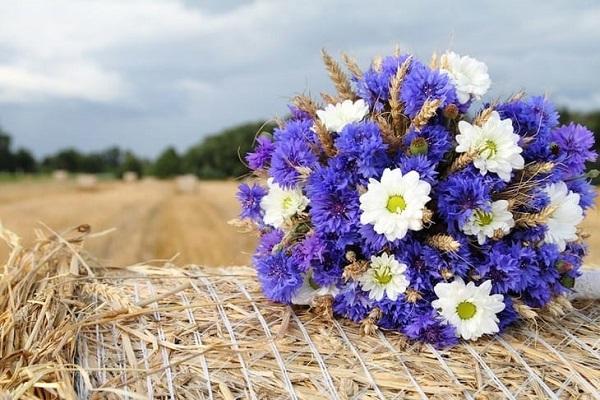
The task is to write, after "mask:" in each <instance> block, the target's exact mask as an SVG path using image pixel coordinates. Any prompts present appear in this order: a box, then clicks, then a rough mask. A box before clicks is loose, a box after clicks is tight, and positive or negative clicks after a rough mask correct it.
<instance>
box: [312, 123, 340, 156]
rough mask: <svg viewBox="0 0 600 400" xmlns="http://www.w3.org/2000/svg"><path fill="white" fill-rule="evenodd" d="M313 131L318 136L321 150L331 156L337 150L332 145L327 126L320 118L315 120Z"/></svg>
mask: <svg viewBox="0 0 600 400" xmlns="http://www.w3.org/2000/svg"><path fill="white" fill-rule="evenodd" d="M315 133H316V134H317V136H318V137H319V141H320V142H321V146H322V147H323V152H324V153H325V154H326V155H327V156H329V157H333V156H335V155H336V153H337V150H336V149H335V147H334V145H333V138H332V137H331V134H330V133H329V131H327V128H326V127H325V125H324V124H323V122H321V121H320V120H318V119H317V120H315Z"/></svg>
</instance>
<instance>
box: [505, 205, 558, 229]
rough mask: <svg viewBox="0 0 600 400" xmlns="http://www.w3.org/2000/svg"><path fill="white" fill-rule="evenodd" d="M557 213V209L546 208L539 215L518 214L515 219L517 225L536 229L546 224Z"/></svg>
mask: <svg viewBox="0 0 600 400" xmlns="http://www.w3.org/2000/svg"><path fill="white" fill-rule="evenodd" d="M554 211H556V208H555V207H550V206H548V207H544V208H543V209H542V211H540V212H539V213H535V214H531V213H518V214H517V218H515V224H516V225H518V226H522V227H526V228H527V227H528V228H531V227H534V226H538V225H541V224H543V223H545V222H546V221H547V220H548V218H550V216H551V215H552V213H553V212H554Z"/></svg>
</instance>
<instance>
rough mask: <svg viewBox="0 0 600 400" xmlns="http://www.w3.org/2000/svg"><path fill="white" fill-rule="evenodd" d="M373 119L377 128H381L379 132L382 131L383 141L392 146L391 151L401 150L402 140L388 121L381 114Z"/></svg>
mask: <svg viewBox="0 0 600 400" xmlns="http://www.w3.org/2000/svg"><path fill="white" fill-rule="evenodd" d="M373 119H374V120H375V123H377V126H379V130H381V137H382V139H383V141H384V142H385V143H387V144H388V145H389V146H390V149H391V150H397V149H399V148H400V146H401V145H402V138H400V137H398V136H397V135H396V133H395V132H394V129H393V128H392V126H391V125H390V123H389V122H388V120H387V119H386V118H385V117H384V116H383V115H381V114H376V115H375V116H374V117H373Z"/></svg>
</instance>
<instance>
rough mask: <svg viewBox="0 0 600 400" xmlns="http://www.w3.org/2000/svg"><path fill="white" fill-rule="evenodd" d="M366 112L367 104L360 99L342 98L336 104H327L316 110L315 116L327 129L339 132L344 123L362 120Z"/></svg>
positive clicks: (367, 110)
mask: <svg viewBox="0 0 600 400" xmlns="http://www.w3.org/2000/svg"><path fill="white" fill-rule="evenodd" d="M368 113H369V106H368V105H367V103H365V101H364V100H363V99H360V100H357V101H355V102H352V100H344V101H343V102H341V103H337V104H336V105H333V104H328V105H327V107H325V110H318V111H317V116H318V117H319V119H320V120H321V122H323V124H325V127H326V128H327V130H328V131H331V132H338V133H339V132H341V131H342V129H344V127H345V126H346V125H348V124H351V123H352V122H358V121H360V120H362V119H363V118H364V117H365V115H367V114H368Z"/></svg>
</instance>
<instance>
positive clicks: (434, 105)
mask: <svg viewBox="0 0 600 400" xmlns="http://www.w3.org/2000/svg"><path fill="white" fill-rule="evenodd" d="M440 104H442V101H441V100H440V99H434V100H426V101H425V103H423V106H422V107H421V109H420V110H419V112H418V113H417V115H416V116H415V117H414V118H413V120H412V125H413V127H414V128H415V130H417V131H420V130H421V128H423V127H424V126H425V125H427V123H428V122H429V119H431V117H433V116H434V115H435V113H436V111H437V109H438V107H439V106H440Z"/></svg>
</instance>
